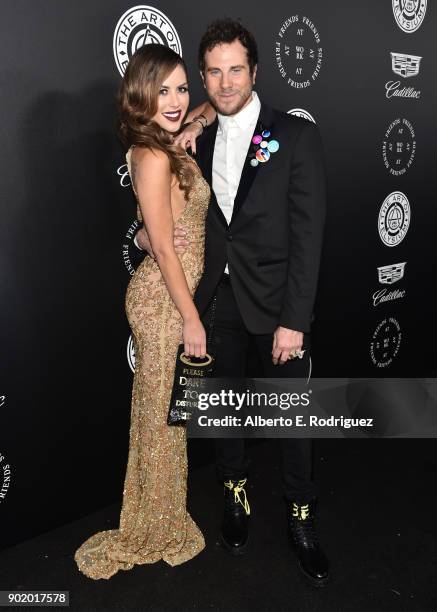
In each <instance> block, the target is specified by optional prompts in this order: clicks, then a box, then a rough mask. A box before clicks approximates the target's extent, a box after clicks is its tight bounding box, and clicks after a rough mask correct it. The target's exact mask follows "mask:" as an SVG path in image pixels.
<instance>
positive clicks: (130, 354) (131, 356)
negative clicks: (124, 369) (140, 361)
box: [126, 334, 135, 374]
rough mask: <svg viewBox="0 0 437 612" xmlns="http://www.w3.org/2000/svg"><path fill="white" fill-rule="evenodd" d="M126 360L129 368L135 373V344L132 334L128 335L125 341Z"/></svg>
mask: <svg viewBox="0 0 437 612" xmlns="http://www.w3.org/2000/svg"><path fill="white" fill-rule="evenodd" d="M126 354H127V362H128V364H129V367H130V369H131V370H132V372H133V373H134V374H135V346H134V340H133V338H132V334H131V335H130V336H129V340H128V341H127V350H126Z"/></svg>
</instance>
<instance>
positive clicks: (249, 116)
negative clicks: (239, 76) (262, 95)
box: [217, 91, 261, 132]
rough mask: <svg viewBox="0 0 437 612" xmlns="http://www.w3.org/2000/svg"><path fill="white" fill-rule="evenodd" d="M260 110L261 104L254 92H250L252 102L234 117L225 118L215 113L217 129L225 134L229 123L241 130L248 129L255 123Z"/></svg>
mask: <svg viewBox="0 0 437 612" xmlns="http://www.w3.org/2000/svg"><path fill="white" fill-rule="evenodd" d="M260 110H261V102H260V100H259V97H258V94H257V93H256V91H252V100H251V101H250V102H249V104H248V105H247V106H245V107H244V108H242V109H241V110H240V111H239V112H238V113H237V114H236V115H232V116H226V115H221V114H220V113H217V118H218V122H219V127H220V128H221V130H222V131H223V132H227V129H228V127H229V124H230V123H233V124H235V123H236V124H237V126H238V127H239V128H240V129H241V130H245V129H247V128H249V127H250V126H251V125H253V123H254V122H255V121H257V119H258V116H259V112H260Z"/></svg>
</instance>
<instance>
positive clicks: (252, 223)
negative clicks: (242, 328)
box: [194, 104, 326, 334]
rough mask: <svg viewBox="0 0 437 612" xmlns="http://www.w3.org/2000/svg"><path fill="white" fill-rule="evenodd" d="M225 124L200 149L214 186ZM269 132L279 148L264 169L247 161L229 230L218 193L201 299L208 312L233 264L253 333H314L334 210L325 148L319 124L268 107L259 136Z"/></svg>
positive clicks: (263, 112) (208, 133)
mask: <svg viewBox="0 0 437 612" xmlns="http://www.w3.org/2000/svg"><path fill="white" fill-rule="evenodd" d="M217 126H218V122H217V120H216V121H215V122H214V123H213V124H212V125H211V126H210V127H209V128H207V129H206V130H205V132H204V133H203V135H202V137H201V138H200V139H199V140H198V143H197V154H196V161H197V163H198V165H199V167H200V169H201V170H202V173H203V176H204V177H205V179H206V180H207V181H208V182H209V184H210V185H212V162H213V153H214V144H215V138H216V134H217ZM267 129H268V130H269V131H270V132H271V135H270V137H269V139H275V140H277V141H278V142H279V150H278V151H277V152H276V153H273V154H272V155H271V156H270V159H269V161H267V162H265V163H259V164H258V166H256V167H253V166H252V165H251V164H250V158H249V157H247V158H246V161H245V163H244V167H243V171H242V175H241V180H240V184H239V188H238V191H237V195H236V197H235V202H234V210H233V215H232V219H231V223H230V224H229V226H228V224H227V222H226V219H225V217H224V215H223V213H222V212H221V210H220V207H219V205H218V203H217V200H216V197H215V195H214V192H212V194H211V202H210V205H209V209H208V215H207V221H206V244H205V270H204V274H203V276H202V278H201V280H200V283H199V286H198V288H197V291H196V294H195V298H194V299H195V303H196V306H197V308H198V310H199V312H200V314H203V313H204V312H205V310H206V308H207V306H208V304H209V302H210V300H211V298H212V297H213V295H214V292H215V289H216V287H217V284H218V282H219V280H220V277H221V275H222V273H223V270H224V268H225V265H226V262H227V263H228V265H229V272H230V278H231V284H232V288H233V291H234V294H235V298H236V301H237V303H238V306H239V309H240V312H241V315H242V317H243V320H244V322H245V325H246V327H247V328H248V330H249V331H250V332H251V333H253V334H266V333H272V332H273V331H274V330H275V329H276V327H277V326H278V325H281V326H283V327H287V328H289V329H294V330H297V331H302V332H309V331H310V325H311V321H312V319H313V312H312V311H313V305H314V300H315V295H316V287H317V278H318V271H319V263H320V253H321V247H322V238H323V227H324V220H325V208H326V187H325V166H324V159H323V152H322V145H321V141H320V136H319V131H318V128H317V127H316V125H315V124H314V123H312V122H310V121H307V120H306V119H302V118H300V117H295V116H293V115H288V114H286V113H282V112H279V111H276V110H274V109H272V108H270V107H268V106H266V105H265V104H262V105H261V111H260V115H259V119H258V123H257V126H256V129H255V132H254V134H260V133H261V131H262V130H267ZM256 148H257V147H256ZM251 151H253V148H252V145H250V147H249V151H248V153H250V152H251Z"/></svg>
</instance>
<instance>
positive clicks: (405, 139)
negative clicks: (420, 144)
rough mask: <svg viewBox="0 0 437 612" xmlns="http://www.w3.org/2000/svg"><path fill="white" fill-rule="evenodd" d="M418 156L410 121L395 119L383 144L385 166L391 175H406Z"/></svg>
mask: <svg viewBox="0 0 437 612" xmlns="http://www.w3.org/2000/svg"><path fill="white" fill-rule="evenodd" d="M415 154H416V135H415V133H414V129H413V126H412V125H411V123H410V122H409V121H408V119H395V120H394V121H392V123H390V125H389V126H388V129H387V131H386V133H385V136H384V140H383V143H382V157H383V159H384V165H385V167H386V168H387V169H388V170H389V172H390V174H393V175H394V176H400V175H401V174H405V172H406V171H407V170H408V168H409V167H410V166H411V164H412V163H413V159H414V156H415Z"/></svg>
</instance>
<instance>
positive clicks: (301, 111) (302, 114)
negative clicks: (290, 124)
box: [287, 108, 315, 123]
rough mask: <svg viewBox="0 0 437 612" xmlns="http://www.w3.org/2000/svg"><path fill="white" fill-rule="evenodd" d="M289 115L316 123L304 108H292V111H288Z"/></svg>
mask: <svg viewBox="0 0 437 612" xmlns="http://www.w3.org/2000/svg"><path fill="white" fill-rule="evenodd" d="M287 113H288V114H289V115H295V116H296V117H302V119H308V121H312V122H313V123H315V119H314V117H313V116H312V115H311V113H309V112H308V111H307V110H305V109H304V108H292V109H291V110H289V111H287Z"/></svg>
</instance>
